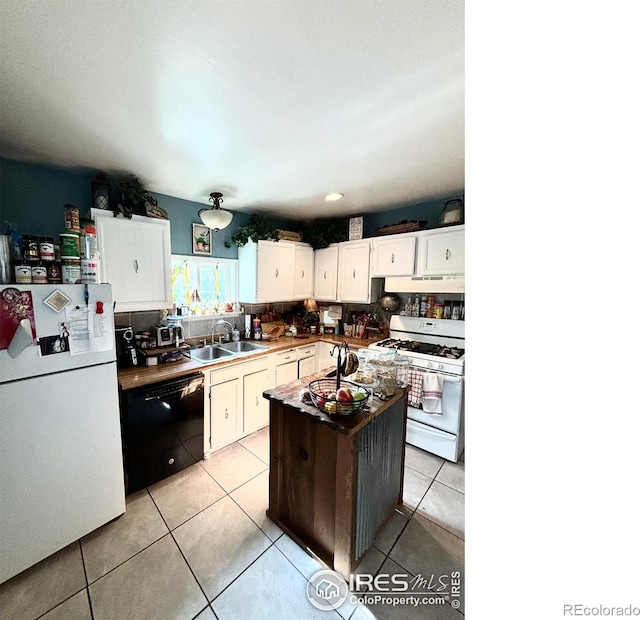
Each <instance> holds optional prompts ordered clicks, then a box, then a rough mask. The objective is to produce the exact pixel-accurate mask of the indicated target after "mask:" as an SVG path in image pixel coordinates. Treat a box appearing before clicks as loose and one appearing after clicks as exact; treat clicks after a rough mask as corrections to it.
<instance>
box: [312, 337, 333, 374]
mask: <svg viewBox="0 0 640 620" xmlns="http://www.w3.org/2000/svg"><path fill="white" fill-rule="evenodd" d="M334 346H335V344H333V343H329V342H316V368H317V369H318V371H320V370H324V369H325V368H330V369H331V370H333V369H335V367H336V364H337V360H338V358H337V357H331V351H332V350H333V347H334Z"/></svg>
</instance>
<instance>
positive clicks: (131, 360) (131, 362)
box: [115, 326, 138, 369]
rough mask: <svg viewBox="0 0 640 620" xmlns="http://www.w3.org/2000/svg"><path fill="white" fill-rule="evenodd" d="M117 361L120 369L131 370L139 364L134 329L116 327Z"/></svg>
mask: <svg viewBox="0 0 640 620" xmlns="http://www.w3.org/2000/svg"><path fill="white" fill-rule="evenodd" d="M115 333H116V361H117V362H118V368H120V369H122V368H130V367H131V366H136V365H137V363H138V354H137V351H136V348H135V334H134V333H133V327H131V326H127V327H116V329H115Z"/></svg>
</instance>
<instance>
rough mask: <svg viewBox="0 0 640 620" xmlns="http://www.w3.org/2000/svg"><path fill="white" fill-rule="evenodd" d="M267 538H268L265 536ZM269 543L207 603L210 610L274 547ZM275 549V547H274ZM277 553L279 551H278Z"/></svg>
mask: <svg viewBox="0 0 640 620" xmlns="http://www.w3.org/2000/svg"><path fill="white" fill-rule="evenodd" d="M267 538H269V537H268V536H267ZM269 542H270V543H271V544H270V545H269V546H268V547H267V548H266V549H265V550H264V551H263V552H262V553H260V554H259V555H258V557H256V559H255V560H253V562H251V564H249V565H248V566H247V567H246V568H244V569H243V570H242V571H241V572H240V573H239V574H238V575H236V576H235V577H234V578H233V579H232V580H231V581H230V582H229V583H228V584H227V585H226V586H225V587H224V588H222V590H220V592H218V594H216V595H215V596H214V597H213V598H212V599H211V600H210V601H209V605H210V606H211V609H212V610H213V601H215V600H216V599H217V598H219V597H220V596H222V594H223V593H224V592H225V591H226V590H228V589H229V588H230V587H231V586H232V585H233V584H234V583H235V582H236V581H237V580H238V579H240V577H242V575H244V573H246V572H247V571H248V570H249V569H250V568H251V567H252V566H253V565H254V564H255V563H256V562H257V561H258V560H259V559H260V558H261V557H262V556H263V555H264V554H265V553H266V552H267V551H269V549H271V547H275V542H272V541H271V540H269ZM276 548H277V547H276ZM278 551H279V549H278ZM207 600H209V597H207ZM213 613H214V614H215V616H216V618H217V617H218V614H216V613H215V610H214V611H213Z"/></svg>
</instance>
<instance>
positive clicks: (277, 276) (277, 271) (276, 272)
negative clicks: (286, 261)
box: [276, 269, 278, 278]
mask: <svg viewBox="0 0 640 620" xmlns="http://www.w3.org/2000/svg"><path fill="white" fill-rule="evenodd" d="M277 277H278V270H277V269H276V278H277Z"/></svg>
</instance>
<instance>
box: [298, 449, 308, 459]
mask: <svg viewBox="0 0 640 620" xmlns="http://www.w3.org/2000/svg"><path fill="white" fill-rule="evenodd" d="M299 454H300V458H301V459H302V460H303V461H308V460H309V453H308V452H307V451H306V450H305V449H304V448H300V452H299Z"/></svg>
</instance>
